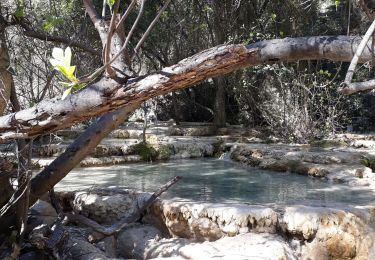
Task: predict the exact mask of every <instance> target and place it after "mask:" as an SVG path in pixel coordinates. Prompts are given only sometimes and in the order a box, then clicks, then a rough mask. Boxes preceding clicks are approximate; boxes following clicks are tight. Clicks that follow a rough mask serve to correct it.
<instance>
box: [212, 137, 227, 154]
mask: <svg viewBox="0 0 375 260" xmlns="http://www.w3.org/2000/svg"><path fill="white" fill-rule="evenodd" d="M223 145H224V141H223V140H222V139H219V140H217V141H216V142H215V143H213V144H212V147H213V148H214V156H215V157H219V156H220V155H221V154H222V153H223V150H224V147H223Z"/></svg>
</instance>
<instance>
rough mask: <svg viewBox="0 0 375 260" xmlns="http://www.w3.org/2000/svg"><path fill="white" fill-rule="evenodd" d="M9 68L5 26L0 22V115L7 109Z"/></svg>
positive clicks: (9, 82)
mask: <svg viewBox="0 0 375 260" xmlns="http://www.w3.org/2000/svg"><path fill="white" fill-rule="evenodd" d="M9 66H10V63H9V55H8V48H7V45H6V42H5V26H3V24H1V21H0V115H1V114H3V112H4V110H5V108H6V107H7V104H8V101H9V97H10V91H11V84H12V75H11V74H10V73H9V71H8V69H9Z"/></svg>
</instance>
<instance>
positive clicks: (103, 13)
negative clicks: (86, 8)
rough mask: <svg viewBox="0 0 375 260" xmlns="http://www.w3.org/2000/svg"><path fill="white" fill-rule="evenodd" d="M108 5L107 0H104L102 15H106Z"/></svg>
mask: <svg viewBox="0 0 375 260" xmlns="http://www.w3.org/2000/svg"><path fill="white" fill-rule="evenodd" d="M106 7H107V0H103V7H102V17H104V16H105V9H106Z"/></svg>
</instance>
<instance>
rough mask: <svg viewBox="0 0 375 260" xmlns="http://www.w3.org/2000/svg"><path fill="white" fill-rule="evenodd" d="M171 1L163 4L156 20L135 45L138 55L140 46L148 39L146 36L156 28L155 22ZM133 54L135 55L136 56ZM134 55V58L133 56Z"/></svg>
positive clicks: (135, 51)
mask: <svg viewBox="0 0 375 260" xmlns="http://www.w3.org/2000/svg"><path fill="white" fill-rule="evenodd" d="M170 2H171V0H167V1H166V2H165V4H164V5H163V7H162V8H161V9H160V10H159V12H158V14H157V15H156V16H155V18H154V20H153V21H152V22H151V24H150V25H149V26H148V28H147V30H146V32H145V33H144V34H143V36H142V38H141V39H140V40H139V42H138V43H137V45H136V46H135V49H134V55H136V53H137V52H138V51H139V49H140V47H141V46H142V44H143V42H144V41H145V40H146V38H147V37H148V35H149V34H150V32H151V30H152V29H153V28H154V26H155V24H156V23H157V21H158V20H159V18H160V16H161V14H162V13H163V12H164V11H165V9H167V7H168V5H169V3H170ZM134 55H133V57H134ZM133 57H132V58H133Z"/></svg>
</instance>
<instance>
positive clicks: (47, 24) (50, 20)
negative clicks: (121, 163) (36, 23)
mask: <svg viewBox="0 0 375 260" xmlns="http://www.w3.org/2000/svg"><path fill="white" fill-rule="evenodd" d="M62 23H64V20H63V19H62V18H60V17H54V16H47V18H46V20H45V21H44V22H43V25H42V26H43V30H44V31H45V32H48V31H49V30H51V29H53V28H54V27H56V26H57V25H60V24H62Z"/></svg>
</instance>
